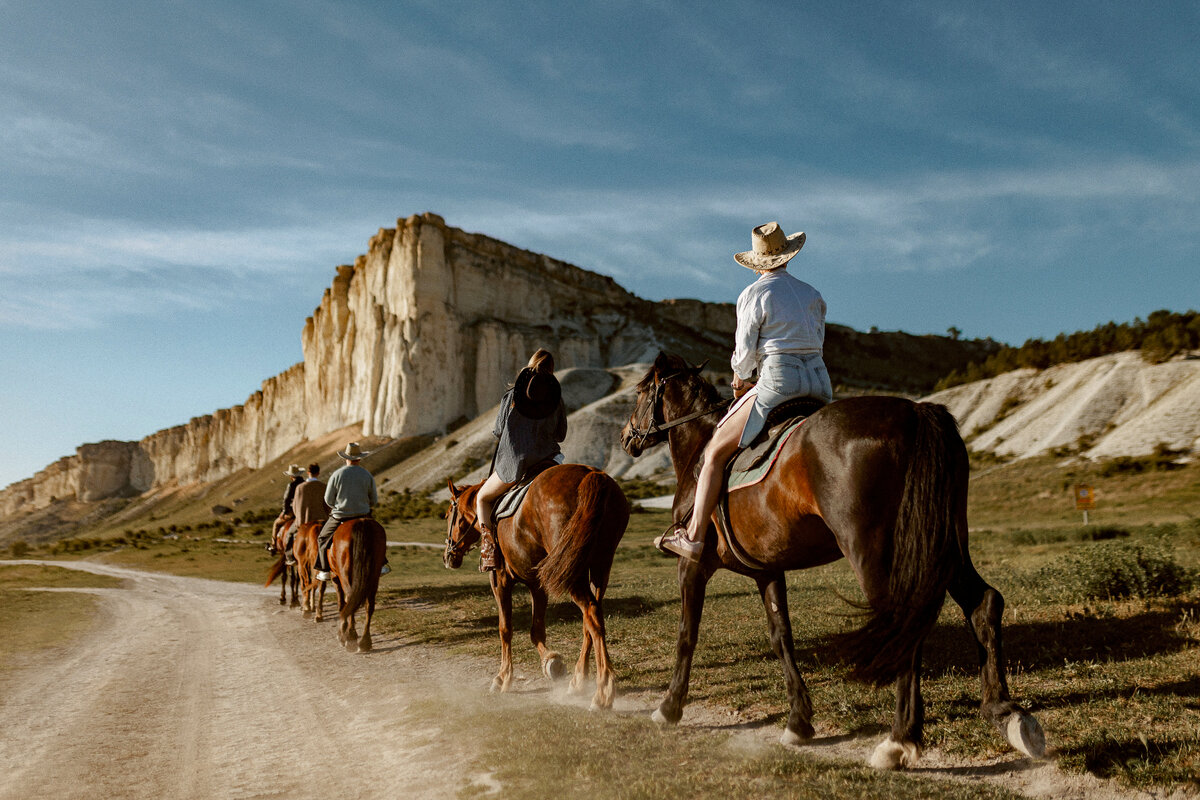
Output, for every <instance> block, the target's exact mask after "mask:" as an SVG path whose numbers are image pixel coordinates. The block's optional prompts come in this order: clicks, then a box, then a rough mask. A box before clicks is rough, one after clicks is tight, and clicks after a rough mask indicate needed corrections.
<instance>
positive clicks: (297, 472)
mask: <svg viewBox="0 0 1200 800" xmlns="http://www.w3.org/2000/svg"><path fill="white" fill-rule="evenodd" d="M283 474H284V475H287V476H288V477H289V478H303V477H305V472H304V470H303V469H301V468H300V465H299V464H292V465H291V466H290V467H288V468H287V471H286V472H284V473H283Z"/></svg>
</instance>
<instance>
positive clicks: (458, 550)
mask: <svg viewBox="0 0 1200 800" xmlns="http://www.w3.org/2000/svg"><path fill="white" fill-rule="evenodd" d="M449 513H450V516H449V520H450V522H449V525H448V526H447V527H448V530H447V533H446V555H448V556H453V557H455V558H464V557H466V555H467V553H469V552H471V548H472V547H474V546H475V543H474V542H471V543H470V544H465V545H464V544H463V542H462V541H461V540H460V541H454V540H453V539H451V538H450V533H449V531H452V530H454V529H455V527H456V526H457V523H458V515H459V513H460V512H459V510H458V503H457V502H451V503H450V512H449ZM463 516H464V517H465V516H466V515H465V514H464V515H463ZM471 527H474V525H473V524H472V526H471Z"/></svg>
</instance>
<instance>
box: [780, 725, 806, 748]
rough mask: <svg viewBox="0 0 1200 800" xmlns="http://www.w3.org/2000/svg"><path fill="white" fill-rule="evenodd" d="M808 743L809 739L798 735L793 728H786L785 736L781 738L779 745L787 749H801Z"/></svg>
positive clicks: (784, 730)
mask: <svg viewBox="0 0 1200 800" xmlns="http://www.w3.org/2000/svg"><path fill="white" fill-rule="evenodd" d="M807 741H808V740H807V739H805V738H804V737H803V736H801V735H800V734H798V733H796V732H795V731H794V730H792V729H791V728H784V729H783V735H782V736H780V737H779V743H780V744H782V745H785V746H787V747H800V746H801V745H803V744H805V743H806V742H807Z"/></svg>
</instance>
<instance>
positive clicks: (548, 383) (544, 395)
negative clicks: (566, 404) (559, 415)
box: [513, 367, 562, 419]
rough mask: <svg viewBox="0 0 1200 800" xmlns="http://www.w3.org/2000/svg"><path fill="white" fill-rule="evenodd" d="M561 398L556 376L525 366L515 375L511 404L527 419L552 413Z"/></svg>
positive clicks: (539, 417) (560, 388) (543, 417)
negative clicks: (515, 381) (515, 380)
mask: <svg viewBox="0 0 1200 800" xmlns="http://www.w3.org/2000/svg"><path fill="white" fill-rule="evenodd" d="M561 400H562V387H561V386H559V385H558V378H555V377H554V376H553V375H547V374H546V373H544V372H537V371H536V370H533V369H530V368H529V367H526V368H525V369H523V370H521V374H520V375H518V376H517V383H516V386H515V387H514V391H513V405H514V406H516V409H517V412H518V413H519V414H520V415H521V416H523V417H528V418H529V419H545V418H546V417H548V416H550V415H551V414H553V413H554V410H555V409H556V408H558V404H559V402H560V401H561Z"/></svg>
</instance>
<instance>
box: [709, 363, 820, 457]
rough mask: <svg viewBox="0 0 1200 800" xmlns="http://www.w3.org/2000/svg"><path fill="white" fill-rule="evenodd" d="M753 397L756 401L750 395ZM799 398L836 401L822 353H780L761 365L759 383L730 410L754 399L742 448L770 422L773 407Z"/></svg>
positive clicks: (730, 411) (741, 441) (744, 429)
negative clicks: (768, 416) (768, 417)
mask: <svg viewBox="0 0 1200 800" xmlns="http://www.w3.org/2000/svg"><path fill="white" fill-rule="evenodd" d="M751 397H753V398H754V399H753V401H751V400H750V399H749V398H751ZM796 397H816V398H820V399H821V400H824V401H825V402H826V403H828V402H830V401H831V400H833V386H832V385H831V384H830V382H829V370H827V369H826V368H825V359H823V358H822V357H821V354H820V353H777V354H775V355H770V356H767V357H766V358H764V359H763V360H762V361H761V362H760V363H759V365H758V384H757V385H755V387H754V388H753V389H751V390H750V391H749V392H747V393H746V394H745V396H744V397H743V398H742V399H741V400H740V401H739V402H738V403H736V404H735V405H734V407H733V408H731V409H730V410H729V413H730V414H732V413H733V411H734V410H735V409H736V408H738V406H740V405H741V404H742V403H743V402H753V403H754V408H752V409H750V416H749V418H748V419H747V420H746V427H745V428H743V429H742V438H741V440H740V441H739V442H738V446H739V447H745V446H746V445H748V444H750V442H752V441H754V437H756V436H758V434H759V432H760V431H761V430H762V429H763V426H764V425H766V422H767V414H768V413H769V412H770V411H771V409H773V408H775V407H776V406H778V405H779V404H780V403H782V402H783V401H785V400H791V399H793V398H796Z"/></svg>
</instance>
